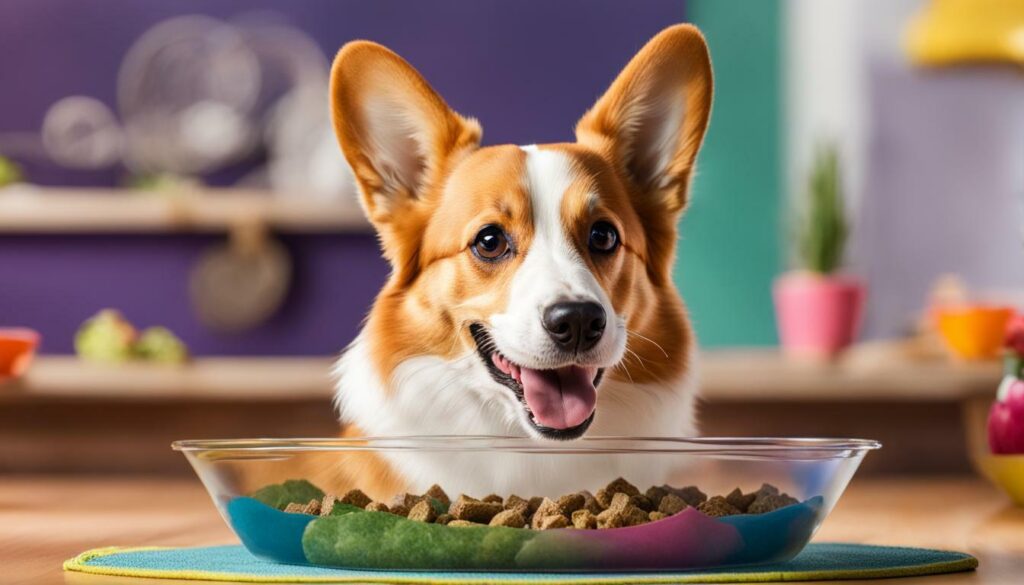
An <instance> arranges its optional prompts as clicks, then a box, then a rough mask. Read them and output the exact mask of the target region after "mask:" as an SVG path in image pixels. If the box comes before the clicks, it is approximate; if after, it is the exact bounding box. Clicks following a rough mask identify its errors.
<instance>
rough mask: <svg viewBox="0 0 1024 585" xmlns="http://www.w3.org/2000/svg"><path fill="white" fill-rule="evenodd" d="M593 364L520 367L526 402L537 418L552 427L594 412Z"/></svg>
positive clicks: (570, 424)
mask: <svg viewBox="0 0 1024 585" xmlns="http://www.w3.org/2000/svg"><path fill="white" fill-rule="evenodd" d="M596 373H597V370H596V369H594V368H581V367H579V366H566V367H564V368H559V369H557V370H532V369H530V368H522V383H523V394H524V396H525V397H526V405H527V406H529V407H530V410H531V411H533V416H534V418H535V419H536V420H537V422H538V423H539V424H541V425H543V426H546V427H550V428H552V429H568V428H571V427H575V426H579V425H581V424H583V421H585V420H587V417H589V416H590V415H591V413H593V412H594V406H595V405H596V404H597V390H595V389H594V375H595V374H596Z"/></svg>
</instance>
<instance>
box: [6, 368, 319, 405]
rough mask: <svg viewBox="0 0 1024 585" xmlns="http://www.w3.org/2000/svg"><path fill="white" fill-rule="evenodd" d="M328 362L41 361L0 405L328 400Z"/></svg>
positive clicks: (8, 391)
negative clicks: (47, 400)
mask: <svg viewBox="0 0 1024 585" xmlns="http://www.w3.org/2000/svg"><path fill="white" fill-rule="evenodd" d="M333 362H334V358H330V357H302V358H296V357H260V358H245V357H206V358H200V359H196V360H194V361H193V362H192V363H189V364H186V365H181V366H173V365H150V364H140V363H127V364H110V365H107V364H93V363H88V362H83V361H81V360H79V359H78V358H75V357H71V356H40V357H38V358H37V359H36V360H35V363H33V364H32V367H31V368H30V369H29V371H28V373H27V374H26V375H25V377H23V378H21V379H20V380H17V381H15V382H11V383H8V384H6V385H2V386H0V403H3V402H5V401H19V400H21V401H31V400H37V399H41V398H86V399H89V400H118V401H145V400H168V399H171V400H182V401H206V400H239V401H242V400H247V401H267V400H270V401H282V400H283V401H296V400H308V399H324V400H329V399H330V398H331V396H332V395H333V382H332V381H331V375H330V372H331V365H332V363H333Z"/></svg>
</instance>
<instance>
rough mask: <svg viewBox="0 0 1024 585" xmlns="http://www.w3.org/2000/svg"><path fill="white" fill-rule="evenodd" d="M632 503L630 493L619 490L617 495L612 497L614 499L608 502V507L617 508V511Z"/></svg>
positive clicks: (610, 508)
mask: <svg viewBox="0 0 1024 585" xmlns="http://www.w3.org/2000/svg"><path fill="white" fill-rule="evenodd" d="M631 504H632V500H631V499H630V497H629V495H628V494H625V493H623V492H619V493H617V494H615V496H614V497H612V501H611V502H609V503H608V509H609V510H615V511H616V512H622V511H623V510H625V509H626V508H627V507H628V506H630V505H631Z"/></svg>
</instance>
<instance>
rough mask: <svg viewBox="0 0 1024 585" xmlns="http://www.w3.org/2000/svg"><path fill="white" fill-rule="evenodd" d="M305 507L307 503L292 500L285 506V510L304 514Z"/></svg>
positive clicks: (290, 512)
mask: <svg viewBox="0 0 1024 585" xmlns="http://www.w3.org/2000/svg"><path fill="white" fill-rule="evenodd" d="M305 509H306V504H300V503H298V502H292V503H290V504H288V505H287V506H285V507H284V511H285V512H288V513H289V514H304V513H305Z"/></svg>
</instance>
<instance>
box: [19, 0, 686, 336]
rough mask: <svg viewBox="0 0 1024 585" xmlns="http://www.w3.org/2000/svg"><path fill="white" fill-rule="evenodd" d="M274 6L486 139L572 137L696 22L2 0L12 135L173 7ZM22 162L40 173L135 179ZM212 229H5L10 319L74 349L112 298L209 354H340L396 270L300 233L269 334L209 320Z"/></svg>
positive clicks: (508, 3)
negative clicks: (421, 86) (203, 256)
mask: <svg viewBox="0 0 1024 585" xmlns="http://www.w3.org/2000/svg"><path fill="white" fill-rule="evenodd" d="M260 10H273V11H275V12H279V13H283V14H284V15H285V17H286V20H287V21H289V22H291V23H292V24H294V25H296V26H298V27H299V28H301V29H303V30H305V31H306V32H307V33H309V34H310V35H311V36H312V37H313V38H314V39H315V40H316V41H317V42H318V43H319V44H320V46H321V48H322V49H323V51H324V52H325V53H326V54H328V55H331V54H333V53H334V51H336V50H337V48H338V47H340V46H341V45H342V44H343V43H344V42H346V41H348V40H351V39H355V38H368V39H372V40H375V41H378V42H381V43H383V44H385V45H388V46H390V47H391V48H392V49H394V50H395V51H397V52H398V53H400V54H401V55H403V56H404V57H406V58H407V59H408V60H409V61H410V62H412V64H413V65H415V66H416V67H418V68H419V69H420V70H421V71H422V72H423V74H424V75H425V76H426V77H427V79H429V80H430V81H431V82H432V83H433V84H434V86H435V87H436V88H437V89H438V90H439V91H440V92H441V94H442V95H444V96H445V97H446V98H447V99H448V100H449V102H450V103H451V105H452V106H453V107H454V108H455V109H457V110H459V111H460V112H462V113H464V114H467V115H472V116H476V117H477V118H478V119H479V120H480V121H481V123H482V124H483V127H484V141H485V142H487V143H502V142H512V143H531V142H549V141H560V140H569V139H571V136H572V128H573V126H574V124H575V122H576V119H577V118H578V117H579V116H580V115H581V114H582V113H583V112H584V111H585V109H586V108H587V107H588V106H589V105H590V104H591V103H592V102H593V100H594V99H596V97H597V96H598V95H600V93H601V92H602V91H603V90H604V88H605V87H606V86H607V84H608V83H609V82H610V81H611V79H612V78H613V76H614V75H615V74H616V73H617V72H618V70H619V69H620V68H621V67H622V66H623V65H624V64H625V63H626V61H627V60H628V59H629V57H630V56H632V54H633V53H634V52H635V51H636V50H637V49H638V48H639V47H640V46H641V45H643V43H644V42H645V41H646V40H647V39H648V38H649V37H650V36H652V35H653V34H654V33H656V32H657V31H658V30H660V29H661V28H663V27H665V26H667V25H669V24H673V23H676V22H680V21H682V20H683V19H684V18H683V17H684V4H683V2H682V0H642V1H637V2H622V1H619V0H560V1H557V2H554V1H549V0H500V1H499V0H488V1H473V2H470V1H462V0H433V1H430V2H409V1H399V0H366V1H336V0H293V1H291V2H287V3H283V2H269V1H262V0H260V1H256V0H244V1H243V0H203V1H199V0H166V1H163V2H138V1H136V0H104V1H98V0H49V1H45V0H44V1H40V0H7V1H5V2H4V3H2V4H0V88H3V89H4V93H3V97H2V98H0V100H2V102H0V103H2V106H3V107H2V108H0V133H3V132H11V131H32V130H36V129H38V127H39V125H40V123H41V121H42V116H43V114H44V113H45V111H46V109H47V108H48V107H49V105H50V104H52V103H53V102H54V101H56V100H57V99H59V98H61V97H63V96H66V95H69V94H86V95H92V96H94V97H97V98H100V99H102V100H104V101H106V102H108V103H111V102H112V100H113V96H114V79H115V76H116V72H117V67H118V64H119V62H120V58H121V56H122V55H123V53H124V52H125V51H126V50H127V48H128V47H129V46H130V45H131V43H132V41H133V40H134V39H135V38H136V37H137V36H138V35H139V34H140V33H141V32H143V31H144V30H145V29H146V28H148V27H149V26H151V25H153V24H155V23H157V22H158V21H160V20H162V19H165V18H168V17H171V16H175V15H181V14H188V13H204V14H209V15H214V16H218V17H224V18H231V17H234V16H238V15H242V14H245V13H251V12H254V11H260ZM21 162H23V164H24V165H25V167H26V170H27V171H28V174H29V177H30V179H31V180H33V181H34V182H38V183H41V184H75V185H114V184H117V182H118V180H119V178H120V177H119V173H118V172H115V171H106V172H100V173H96V172H81V171H67V170H62V169H56V168H53V167H52V165H46V164H43V163H40V162H38V161H28V160H22V161H21ZM213 182H217V181H216V180H214V181H213ZM0 196H2V195H0ZM212 241H213V240H212V239H211V238H207V237H200V236H194V237H192V236H175V237H161V236H145V237H144V236H118V237H112V236H100V235H95V236H67V237H42V236H38V237H36V236H2V237H0V266H3V267H4V272H3V274H4V276H3V277H0V324H21V325H28V326H33V327H36V328H37V329H40V330H41V331H42V332H43V333H44V336H45V351H48V352H68V351H70V350H71V339H70V336H71V333H72V332H73V331H74V329H75V328H76V327H77V326H78V324H79V323H80V322H81V321H82V320H83V319H84V318H86V317H88V316H89V315H90V314H91V313H92V312H94V311H95V310H97V309H99V308H102V307H105V306H113V307H119V308H121V309H123V310H124V311H125V313H126V314H127V316H128V317H129V318H130V319H132V320H133V321H135V322H136V323H138V324H139V325H149V324H154V323H160V324H164V325H167V326H169V327H171V328H172V329H174V330H175V331H178V332H179V333H180V334H181V335H182V336H183V337H184V338H185V339H186V341H187V342H188V343H189V344H190V345H191V347H192V348H193V350H194V351H195V352H196V353H199V354H325V353H332V352H335V351H337V350H338V349H340V348H341V347H343V346H344V345H345V343H347V342H348V341H349V340H350V339H351V337H352V336H353V334H354V333H355V331H356V328H357V325H358V322H359V320H360V319H361V318H362V316H363V315H364V314H365V312H366V310H367V308H368V306H369V304H370V301H371V300H372V298H373V294H374V292H375V291H376V289H377V288H379V286H380V283H381V282H382V280H383V278H384V276H385V274H386V267H385V266H384V264H383V262H382V261H381V260H380V259H379V255H378V253H377V250H376V244H375V242H374V240H373V238H372V237H371V236H369V235H366V236H338V235H323V236H303V237H291V238H286V242H287V244H288V245H289V248H290V249H291V250H292V252H293V256H294V261H295V263H296V270H297V274H296V281H295V283H294V288H293V293H292V295H291V297H290V299H289V302H288V305H287V306H286V307H285V308H284V310H283V311H282V312H281V314H279V315H278V316H276V317H275V318H274V319H273V320H272V321H271V322H270V323H267V324H266V325H265V326H263V327H261V328H260V329H258V330H256V331H253V332H249V333H247V334H245V335H240V336H221V335H217V334H214V333H212V332H209V331H207V330H205V329H204V328H202V327H201V326H200V325H199V324H198V323H197V322H196V320H195V318H194V317H193V316H192V314H191V313H190V310H189V308H188V300H187V296H186V294H185V286H186V285H185V282H186V278H187V271H188V269H189V267H190V266H191V263H192V261H193V259H194V258H195V257H196V256H197V254H198V253H199V252H200V250H201V249H203V248H204V247H205V246H207V245H209V243H211V242H212Z"/></svg>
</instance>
